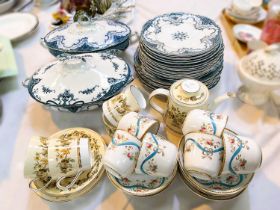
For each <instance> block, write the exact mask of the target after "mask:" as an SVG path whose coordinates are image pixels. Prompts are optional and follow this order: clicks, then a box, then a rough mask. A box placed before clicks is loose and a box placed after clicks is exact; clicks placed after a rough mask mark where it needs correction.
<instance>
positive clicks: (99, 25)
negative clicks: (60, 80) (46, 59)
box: [42, 19, 131, 56]
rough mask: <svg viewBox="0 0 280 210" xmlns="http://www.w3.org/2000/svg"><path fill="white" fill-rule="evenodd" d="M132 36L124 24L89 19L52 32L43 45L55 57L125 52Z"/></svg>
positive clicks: (44, 39) (43, 40)
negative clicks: (112, 51) (100, 52)
mask: <svg viewBox="0 0 280 210" xmlns="http://www.w3.org/2000/svg"><path fill="white" fill-rule="evenodd" d="M130 34H131V30H130V28H129V27H128V26H127V25H125V24H124V23H121V22H118V21H113V20H90V19H88V20H84V21H81V20H80V21H78V22H74V23H71V24H67V25H64V26H62V27H59V28H56V29H54V30H52V31H51V32H49V33H48V34H47V35H46V36H45V37H44V38H43V39H42V44H43V45H44V46H45V47H46V48H48V50H49V51H50V53H51V54H53V55H54V56H58V55H60V54H65V53H66V54H81V53H91V52H98V51H104V50H110V49H117V50H125V49H126V48H127V47H128V45H129V37H130Z"/></svg>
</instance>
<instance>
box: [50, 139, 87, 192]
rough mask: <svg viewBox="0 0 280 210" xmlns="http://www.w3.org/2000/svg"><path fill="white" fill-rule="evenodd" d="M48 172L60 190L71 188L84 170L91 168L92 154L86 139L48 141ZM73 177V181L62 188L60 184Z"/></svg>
mask: <svg viewBox="0 0 280 210" xmlns="http://www.w3.org/2000/svg"><path fill="white" fill-rule="evenodd" d="M48 162H49V171H50V175H51V177H52V179H53V180H57V182H56V186H57V187H58V188H59V189H61V190H67V189H69V188H71V187H72V186H73V185H74V184H75V183H76V181H77V179H78V178H79V176H80V175H81V173H82V172H83V171H85V170H88V169H90V168H91V167H92V154H91V150H90V146H89V141H88V139H87V138H80V139H68V138H61V139H50V141H49V147H48ZM72 176H75V178H74V179H73V181H72V182H71V183H70V184H69V185H67V186H62V185H61V182H62V181H63V180H64V179H65V178H67V177H72Z"/></svg>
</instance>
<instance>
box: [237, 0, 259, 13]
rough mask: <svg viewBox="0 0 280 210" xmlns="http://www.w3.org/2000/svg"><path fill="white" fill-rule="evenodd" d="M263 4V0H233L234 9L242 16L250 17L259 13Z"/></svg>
mask: <svg viewBox="0 0 280 210" xmlns="http://www.w3.org/2000/svg"><path fill="white" fill-rule="evenodd" d="M261 4H262V1H261V0H233V1H232V11H233V12H234V13H235V14H237V15H239V16H241V17H248V16H252V15H254V14H257V13H258V12H259V9H260V7H261Z"/></svg>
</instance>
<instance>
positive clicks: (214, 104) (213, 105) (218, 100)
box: [208, 92, 236, 110]
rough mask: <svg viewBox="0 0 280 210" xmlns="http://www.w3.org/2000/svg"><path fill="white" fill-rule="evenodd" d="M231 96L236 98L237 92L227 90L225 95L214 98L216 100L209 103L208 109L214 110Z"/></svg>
mask: <svg viewBox="0 0 280 210" xmlns="http://www.w3.org/2000/svg"><path fill="white" fill-rule="evenodd" d="M230 98H236V93H233V92H227V93H226V94H224V95H221V96H218V97H216V98H215V99H214V101H213V102H212V103H211V104H209V106H208V109H209V110H214V109H215V108H216V107H217V106H219V105H220V104H221V103H222V102H224V101H225V100H227V99H230Z"/></svg>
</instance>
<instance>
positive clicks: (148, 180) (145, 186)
mask: <svg viewBox="0 0 280 210" xmlns="http://www.w3.org/2000/svg"><path fill="white" fill-rule="evenodd" d="M176 172H177V166H176V167H175V168H174V171H173V173H172V174H171V176H170V177H167V178H165V177H152V176H149V175H146V174H132V175H131V176H130V177H128V178H122V179H118V178H116V177H114V176H113V175H112V174H110V173H109V172H108V171H107V176H108V178H109V179H110V181H111V182H112V184H113V185H114V186H115V187H116V188H118V189H120V190H122V191H123V192H125V193H127V194H129V195H134V196H139V197H146V196H152V195H155V194H158V193H160V192H161V191H163V190H164V189H166V188H167V187H168V186H169V185H170V184H171V182H172V181H173V179H174V177H175V175H176Z"/></svg>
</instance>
